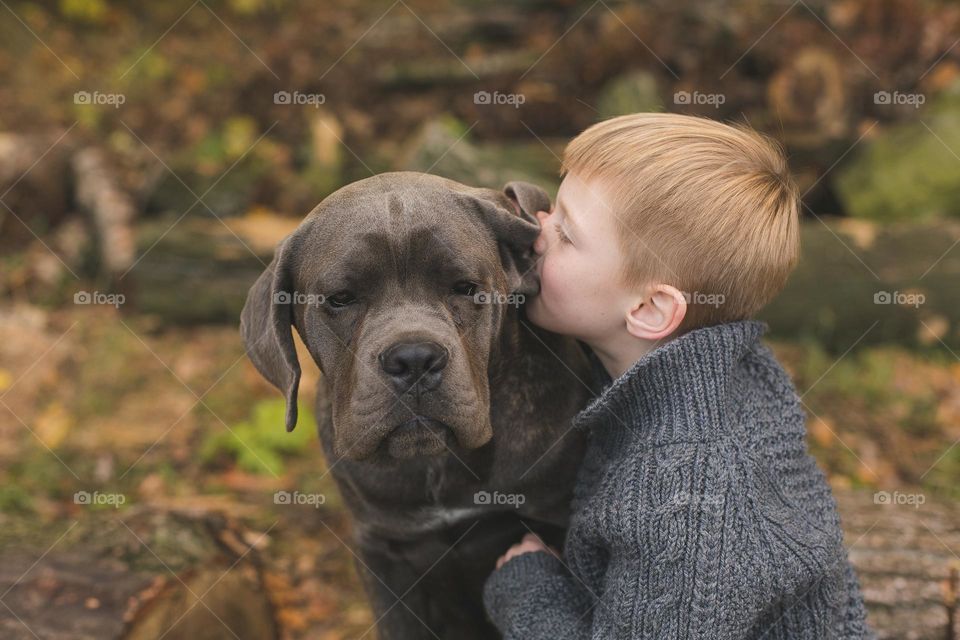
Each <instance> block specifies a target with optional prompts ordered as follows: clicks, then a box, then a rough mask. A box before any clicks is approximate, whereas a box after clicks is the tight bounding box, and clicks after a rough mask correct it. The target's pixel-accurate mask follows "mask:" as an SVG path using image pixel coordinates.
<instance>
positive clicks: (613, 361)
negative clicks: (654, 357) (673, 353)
mask: <svg viewBox="0 0 960 640" xmlns="http://www.w3.org/2000/svg"><path fill="white" fill-rule="evenodd" d="M667 340H669V338H664V339H661V340H643V339H641V338H637V337H635V336H632V335H630V334H629V333H627V332H626V331H624V332H623V333H622V334H618V335H616V336H612V337H609V338H608V339H606V340H596V341H594V340H584V342H585V343H586V344H587V346H589V347H590V348H591V349H592V350H593V352H594V353H595V354H597V358H598V359H599V360H600V363H601V364H602V365H603V368H604V369H606V370H607V373H608V374H609V375H610V377H611V378H612V379H614V380H616V379H617V378H619V377H620V376H621V375H623V374H624V373H625V372H626V371H627V370H628V369H630V367H632V366H633V365H634V364H636V362H637V360H639V359H640V358H642V357H643V356H645V355H646V354H648V353H649V352H651V351H653V350H654V349H656V348H657V347H659V346H660V345H662V344H664V343H666V342H667Z"/></svg>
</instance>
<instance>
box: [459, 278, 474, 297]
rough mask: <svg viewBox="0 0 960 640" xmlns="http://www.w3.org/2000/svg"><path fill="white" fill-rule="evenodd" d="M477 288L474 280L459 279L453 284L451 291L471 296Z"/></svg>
mask: <svg viewBox="0 0 960 640" xmlns="http://www.w3.org/2000/svg"><path fill="white" fill-rule="evenodd" d="M478 288H479V286H478V285H477V284H476V283H475V282H470V281H469V280H461V281H460V282H458V283H457V284H455V285H453V292H454V293H456V294H459V295H461V296H472V295H474V294H475V293H476V292H477V289H478Z"/></svg>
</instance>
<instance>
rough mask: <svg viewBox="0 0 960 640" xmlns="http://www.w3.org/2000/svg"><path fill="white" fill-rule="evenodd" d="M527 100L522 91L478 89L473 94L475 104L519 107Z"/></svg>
mask: <svg viewBox="0 0 960 640" xmlns="http://www.w3.org/2000/svg"><path fill="white" fill-rule="evenodd" d="M526 101H527V97H526V96H525V95H523V94H522V93H500V92H499V91H493V92H490V91H477V92H476V93H474V94H473V104H479V105H507V106H511V107H513V108H514V109H519V108H520V105H522V104H523V103H524V102H526Z"/></svg>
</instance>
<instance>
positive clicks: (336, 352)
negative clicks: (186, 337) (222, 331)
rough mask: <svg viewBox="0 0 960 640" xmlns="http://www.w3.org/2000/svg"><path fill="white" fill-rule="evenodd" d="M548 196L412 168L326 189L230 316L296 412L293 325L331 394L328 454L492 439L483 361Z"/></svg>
mask: <svg viewBox="0 0 960 640" xmlns="http://www.w3.org/2000/svg"><path fill="white" fill-rule="evenodd" d="M549 208H550V200H549V197H548V196H547V194H546V193H545V192H544V191H543V190H542V189H539V188H538V187H535V186H534V185H531V184H527V183H522V182H512V183H510V184H508V185H507V186H506V187H505V188H504V190H503V191H502V192H500V191H496V190H492V189H480V188H472V187H468V186H465V185H462V184H459V183H457V182H454V181H451V180H447V179H444V178H440V177H437V176H431V175H427V174H420V173H412V172H396V173H386V174H381V175H377V176H374V177H372V178H368V179H366V180H361V181H359V182H356V183H353V184H351V185H348V186H346V187H344V188H342V189H340V190H339V191H337V192H336V193H334V194H332V195H331V196H329V197H327V198H326V199H325V200H324V201H323V202H322V203H320V205H319V206H317V208H316V209H314V210H313V211H312V212H311V213H310V214H309V215H308V216H307V217H306V218H305V219H304V221H303V222H302V223H301V224H300V226H299V227H298V228H297V229H296V231H294V232H293V233H292V234H290V235H289V236H288V237H287V238H285V239H284V240H283V241H282V242H281V243H280V244H279V245H278V247H277V250H276V253H275V254H274V258H273V261H272V262H271V263H270V265H269V266H268V268H267V270H266V271H265V272H264V273H263V274H262V275H261V276H260V278H259V279H258V280H257V282H256V283H255V284H254V285H253V287H252V288H251V289H250V293H249V294H248V296H247V302H246V305H245V306H244V309H243V314H242V317H241V323H240V324H241V333H242V335H243V339H244V342H245V343H246V347H247V352H248V354H249V356H250V358H251V360H253V363H254V364H255V365H256V367H257V369H258V370H259V371H260V373H261V374H263V376H264V377H265V378H266V379H267V380H269V381H270V382H271V383H273V384H274V385H275V386H277V387H278V388H279V389H280V390H282V391H283V392H284V394H285V395H286V401H287V414H286V426H287V430H288V431H289V430H292V429H293V428H294V426H295V425H296V422H297V386H298V383H299V380H300V363H299V362H298V360H297V353H296V350H295V348H294V343H293V336H292V333H291V331H292V328H294V327H295V328H296V330H297V331H298V332H299V334H300V337H301V338H302V339H303V341H304V343H305V344H306V346H307V348H308V349H309V351H310V354H311V356H312V357H313V360H314V361H315V362H316V363H317V365H318V366H319V367H320V369H321V371H322V372H323V374H324V377H325V378H326V380H327V381H328V384H329V388H330V389H331V392H332V397H331V399H332V406H333V425H334V443H333V448H334V452H335V453H336V455H337V456H345V457H348V458H351V459H354V460H362V459H365V458H368V457H369V456H371V455H372V454H374V452H376V451H377V450H378V449H381V450H382V451H383V452H384V453H386V454H387V455H390V456H393V457H395V458H407V457H411V456H416V455H434V454H437V453H440V452H442V451H443V450H444V448H445V447H447V446H450V445H451V444H452V443H453V442H454V440H455V441H456V443H458V444H459V445H460V446H462V447H464V448H476V447H479V446H481V445H483V444H485V443H486V442H488V441H489V440H490V438H491V437H492V435H493V431H492V427H491V424H490V406H489V405H490V390H489V384H488V375H487V369H488V366H489V363H490V360H491V355H492V354H493V355H495V354H496V350H497V348H498V344H499V339H500V332H501V328H502V326H503V321H504V317H505V315H506V314H507V313H510V312H511V310H512V309H514V308H515V306H516V305H518V304H520V303H522V302H523V298H524V296H529V295H535V294H536V293H537V292H538V290H539V282H538V281H537V276H536V272H535V270H534V258H535V257H534V255H533V252H532V244H533V242H534V240H535V239H536V236H537V234H538V232H539V226H538V224H537V222H536V220H535V218H534V215H533V214H534V213H535V212H536V211H538V210H548V209H549Z"/></svg>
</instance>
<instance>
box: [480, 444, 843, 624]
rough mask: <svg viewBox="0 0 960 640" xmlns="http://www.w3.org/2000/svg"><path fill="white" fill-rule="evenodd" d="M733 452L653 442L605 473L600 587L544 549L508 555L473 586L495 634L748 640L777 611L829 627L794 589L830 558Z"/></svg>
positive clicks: (817, 536) (816, 576) (825, 575)
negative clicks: (609, 495)
mask: <svg viewBox="0 0 960 640" xmlns="http://www.w3.org/2000/svg"><path fill="white" fill-rule="evenodd" d="M738 449H739V447H737V446H735V445H733V446H730V445H729V443H727V444H720V443H716V442H712V443H697V444H684V445H667V446H662V447H654V448H653V449H652V450H648V452H647V453H646V454H644V455H639V456H637V457H636V458H635V459H634V461H633V463H632V464H627V465H621V466H620V467H618V468H617V469H616V470H613V471H611V473H612V475H611V476H609V477H608V478H607V481H606V484H608V486H613V487H617V488H618V491H620V498H619V499H615V500H611V501H610V503H609V504H605V506H604V509H603V511H602V512H601V513H602V514H605V515H602V518H603V521H604V522H606V523H607V526H608V530H607V531H604V532H601V534H602V536H603V539H604V540H605V541H606V544H605V545H604V547H605V548H604V549H603V550H604V551H605V553H603V554H602V555H603V556H605V557H606V558H607V559H608V561H607V562H606V566H605V567H604V569H603V573H602V576H603V577H602V583H603V584H602V590H601V591H602V592H600V593H596V594H593V593H591V592H590V590H589V589H588V588H587V587H586V585H585V584H584V583H583V582H581V581H580V580H579V579H578V578H577V577H576V576H574V575H572V574H571V573H570V572H569V571H568V570H566V568H565V567H564V565H563V563H562V562H561V561H560V560H558V559H557V558H555V557H553V556H552V555H550V554H548V553H545V552H535V553H529V554H523V555H521V556H519V557H516V558H513V559H511V560H510V561H509V562H507V563H505V564H504V565H503V566H502V567H501V568H500V569H498V570H497V571H495V572H494V573H493V574H492V575H491V576H490V578H488V580H487V583H486V585H485V589H484V604H485V606H486V609H487V612H488V614H489V615H490V617H491V619H492V620H493V622H494V624H495V625H496V626H497V627H498V628H499V629H500V631H501V633H502V634H503V636H504V638H505V639H508V640H512V639H520V638H523V639H525V640H536V639H537V638H550V639H551V640H557V639H558V638H571V639H572V638H592V639H599V638H604V639H607V638H642V639H648V638H649V639H654V638H656V639H658V640H675V639H676V640H679V639H680V638H711V639H717V640H721V639H733V638H750V637H755V636H757V635H760V634H761V633H762V632H763V631H764V628H767V627H769V624H767V623H768V622H769V623H775V622H776V621H777V620H778V619H780V618H782V617H783V615H786V616H787V617H788V618H791V619H794V620H793V621H794V622H795V623H796V624H798V625H800V627H799V628H804V629H806V630H810V629H813V628H814V627H815V628H817V629H820V630H821V631H823V632H825V633H828V628H829V626H830V621H829V620H812V619H805V618H804V616H806V615H807V613H805V612H808V606H807V605H808V604H809V603H806V602H804V599H805V598H804V596H805V594H806V592H808V591H809V590H810V588H811V587H813V586H815V585H817V584H818V583H819V582H820V581H822V580H824V579H829V573H830V572H831V571H833V570H835V568H838V567H841V565H839V564H836V563H835V558H834V557H833V556H832V551H831V545H830V544H827V542H828V541H827V540H825V539H824V538H823V536H822V532H821V531H820V530H819V529H818V528H817V527H816V526H815V525H811V524H810V523H805V522H803V521H802V520H803V517H802V515H801V514H798V513H796V511H795V510H793V509H789V508H786V505H784V504H783V502H782V500H783V498H782V497H781V496H780V495H779V491H778V490H777V487H776V484H775V481H774V480H773V479H770V478H765V477H763V474H759V473H758V472H757V471H756V467H755V466H753V465H751V464H749V460H748V459H746V458H745V457H744V456H743V452H742V450H740V451H738ZM595 543H596V541H592V542H591V544H595ZM598 600H599V601H598ZM774 612H779V613H776V615H772V617H771V614H773V613H774ZM804 637H824V636H822V635H821V636H817V635H815V634H814V635H810V636H804Z"/></svg>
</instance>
